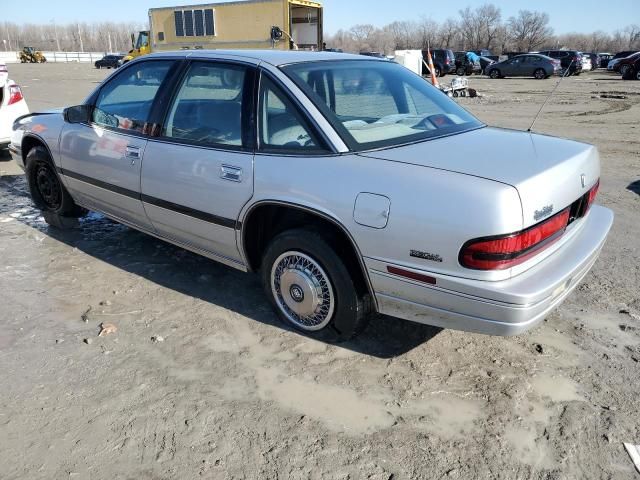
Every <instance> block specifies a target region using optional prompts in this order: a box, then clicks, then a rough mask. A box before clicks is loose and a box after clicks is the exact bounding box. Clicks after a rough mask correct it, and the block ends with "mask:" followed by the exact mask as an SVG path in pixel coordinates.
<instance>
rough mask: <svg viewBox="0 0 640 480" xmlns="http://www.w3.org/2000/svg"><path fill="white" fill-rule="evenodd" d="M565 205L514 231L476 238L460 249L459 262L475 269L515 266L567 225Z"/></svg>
mask: <svg viewBox="0 0 640 480" xmlns="http://www.w3.org/2000/svg"><path fill="white" fill-rule="evenodd" d="M569 210H570V209H569V208H565V209H564V210H562V211H561V212H559V213H557V214H555V215H554V216H553V217H551V218H549V219H547V220H545V221H544V222H541V223H538V224H537V225H534V226H533V227H530V228H527V229H526V230H522V231H521V232H518V233H512V234H508V235H500V236H496V237H485V238H478V239H475V240H471V241H470V242H467V243H466V244H465V245H464V246H463V247H462V250H461V251H460V263H461V264H462V265H463V266H464V267H467V268H473V269H475V270H504V269H507V268H511V267H513V266H515V265H519V264H521V263H523V262H525V261H526V260H528V259H529V258H531V257H532V256H533V255H535V254H536V253H538V252H540V251H541V250H542V249H544V248H546V247H548V246H549V245H551V243H553V242H554V241H555V240H557V239H558V238H560V237H561V236H562V234H563V233H564V231H565V229H566V228H567V225H568V224H569Z"/></svg>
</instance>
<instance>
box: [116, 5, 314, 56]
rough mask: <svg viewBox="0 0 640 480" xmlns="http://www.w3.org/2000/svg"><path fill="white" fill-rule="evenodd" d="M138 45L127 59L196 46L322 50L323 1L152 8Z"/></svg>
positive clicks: (139, 34) (140, 33)
mask: <svg viewBox="0 0 640 480" xmlns="http://www.w3.org/2000/svg"><path fill="white" fill-rule="evenodd" d="M133 41H134V36H133V35H132V43H133ZM132 47H133V48H132V50H131V51H130V52H129V53H128V54H127V55H126V56H125V58H124V61H125V62H126V61H129V60H131V59H133V58H135V57H139V56H140V55H145V54H147V53H151V52H155V51H162V50H180V49H192V48H193V49H202V48H207V49H227V48H244V49H247V48H277V49H281V50H289V49H294V48H296V49H301V50H322V48H323V43H322V4H321V3H319V2H312V1H307V0H246V1H236V2H224V3H206V4H200V5H180V6H175V7H163V8H151V9H149V30H144V31H141V32H138V39H137V41H136V42H135V44H134V45H132Z"/></svg>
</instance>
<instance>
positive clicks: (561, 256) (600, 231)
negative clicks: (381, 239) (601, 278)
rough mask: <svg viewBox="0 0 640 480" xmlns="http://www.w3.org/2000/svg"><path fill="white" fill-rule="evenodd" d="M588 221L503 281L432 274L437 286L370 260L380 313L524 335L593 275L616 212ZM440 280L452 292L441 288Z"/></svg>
mask: <svg viewBox="0 0 640 480" xmlns="http://www.w3.org/2000/svg"><path fill="white" fill-rule="evenodd" d="M584 222H585V224H584V225H583V228H582V229H581V231H580V232H579V233H578V235H576V237H575V238H573V239H572V241H571V242H569V243H568V244H567V245H565V246H563V248H562V249H561V250H559V251H557V252H555V253H554V254H553V255H551V256H550V257H548V258H547V259H545V260H543V261H542V262H541V263H540V264H538V265H536V266H535V267H533V268H531V269H529V270H527V271H526V272H524V273H522V274H520V275H517V276H515V277H513V278H511V279H508V280H503V281H498V282H488V281H479V280H471V281H470V280H467V279H458V280H456V279H455V278H453V277H448V276H447V277H445V276H443V275H432V274H430V273H429V275H432V276H433V277H435V278H436V284H435V285H428V284H424V283H420V282H417V281H413V280H408V279H405V278H403V277H398V276H397V275H392V274H389V273H387V272H386V271H383V269H382V268H381V262H378V261H375V260H374V261H369V260H368V261H367V263H368V264H369V265H370V269H369V271H370V277H371V281H372V283H373V287H374V290H375V292H376V298H377V301H378V307H379V311H380V312H381V313H383V314H386V315H391V316H394V317H398V318H403V319H406V320H412V321H415V322H419V323H425V324H429V325H437V326H440V327H443V328H452V329H455V330H465V331H470V332H477V333H485V334H490V335H516V334H518V333H521V332H523V331H525V330H527V329H529V328H531V327H533V326H534V325H535V324H536V323H538V322H539V321H541V320H542V319H544V318H545V316H546V315H547V314H548V313H549V312H550V311H551V310H552V309H553V308H555V307H556V306H557V305H558V304H560V303H561V302H562V301H563V300H564V299H565V298H566V297H567V296H568V295H569V293H571V291H572V290H573V289H574V288H575V287H576V286H577V285H578V284H579V283H580V281H581V280H582V279H583V278H584V276H585V275H586V274H587V273H588V272H589V270H590V269H591V267H592V266H593V264H594V263H595V261H596V260H597V258H598V255H599V254H600V250H601V249H602V246H603V245H604V242H605V240H606V237H607V234H608V233H609V230H610V229H611V225H612V223H613V212H611V211H610V210H609V209H606V208H603V207H600V206H597V205H594V206H593V207H592V209H591V212H590V213H589V215H587V216H586V217H585V219H584ZM421 273H427V272H421ZM439 280H443V281H442V282H441V283H442V284H446V285H447V288H441V287H439V286H438V284H439V283H440V282H439ZM456 281H457V282H459V285H458V287H459V288H456ZM470 290H473V291H474V294H470V293H468V292H469V291H470Z"/></svg>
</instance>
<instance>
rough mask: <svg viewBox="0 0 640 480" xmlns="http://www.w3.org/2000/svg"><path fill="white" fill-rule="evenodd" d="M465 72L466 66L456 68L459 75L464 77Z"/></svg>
mask: <svg viewBox="0 0 640 480" xmlns="http://www.w3.org/2000/svg"><path fill="white" fill-rule="evenodd" d="M464 74H465V69H464V67H458V68H457V69H456V75H458V76H459V77H462V76H463V75H464Z"/></svg>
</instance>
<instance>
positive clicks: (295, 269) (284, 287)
mask: <svg viewBox="0 0 640 480" xmlns="http://www.w3.org/2000/svg"><path fill="white" fill-rule="evenodd" d="M271 291H272V293H273V296H274V298H275V301H276V304H277V305H278V308H280V311H281V312H282V313H283V314H284V315H285V316H286V317H287V319H288V320H289V321H291V322H292V323H293V324H295V325H296V326H298V327H299V328H301V329H303V330H310V331H313V330H320V329H321V328H323V327H325V326H326V325H327V324H328V323H329V322H330V321H331V317H332V316H333V311H334V309H335V296H334V292H333V287H332V286H331V283H330V281H329V277H328V276H327V274H326V273H325V272H324V270H323V269H322V267H320V265H319V264H318V263H317V262H316V261H315V260H313V259H312V258H311V257H309V256H308V255H305V254H304V253H301V252H296V251H288V252H285V253H283V254H282V255H280V256H279V257H278V258H277V259H276V261H275V262H274V263H273V267H272V268H271Z"/></svg>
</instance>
